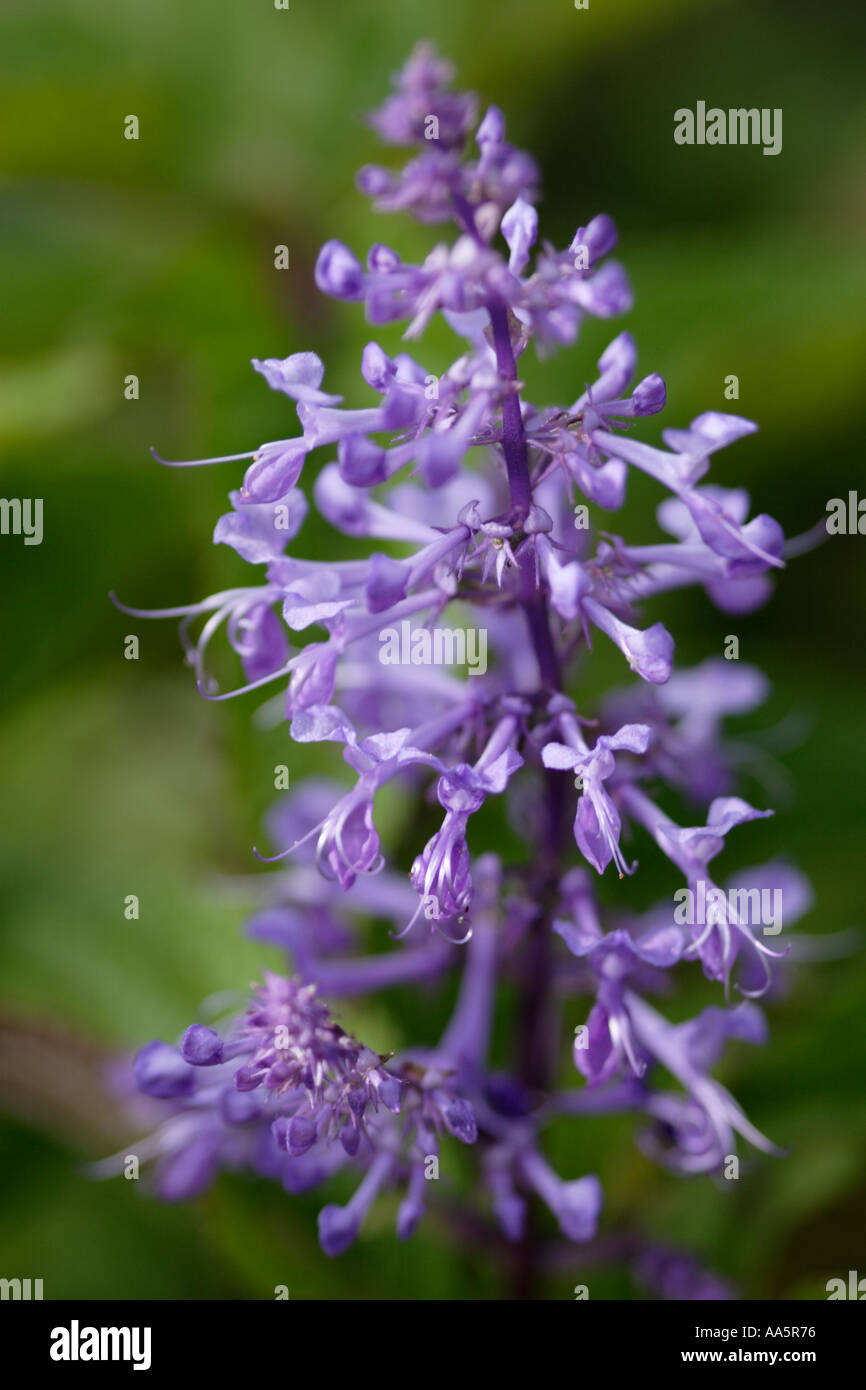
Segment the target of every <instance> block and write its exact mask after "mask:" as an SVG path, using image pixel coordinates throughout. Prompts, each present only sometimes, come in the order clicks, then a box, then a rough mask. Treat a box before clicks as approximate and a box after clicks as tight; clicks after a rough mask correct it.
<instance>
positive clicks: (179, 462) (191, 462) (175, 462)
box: [150, 444, 258, 468]
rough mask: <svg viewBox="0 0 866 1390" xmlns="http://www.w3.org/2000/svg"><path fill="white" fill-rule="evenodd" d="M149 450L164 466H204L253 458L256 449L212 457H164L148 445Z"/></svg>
mask: <svg viewBox="0 0 866 1390" xmlns="http://www.w3.org/2000/svg"><path fill="white" fill-rule="evenodd" d="M150 452H151V453H152V454H153V457H154V458H155V459H156V461H157V463H162V464H164V465H165V467H166V468H205V467H206V466H207V465H208V464H210V463H239V462H240V461H241V459H254V458H255V456H256V454H257V452H258V450H256V449H251V450H250V451H249V452H248V453H246V454H222V455H220V456H218V457H216V458H212V459H164V458H162V457H161V456H160V455H159V454H158V453H157V452H156V450H155V449H154V447H153V445H152V444H151V446H150Z"/></svg>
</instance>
